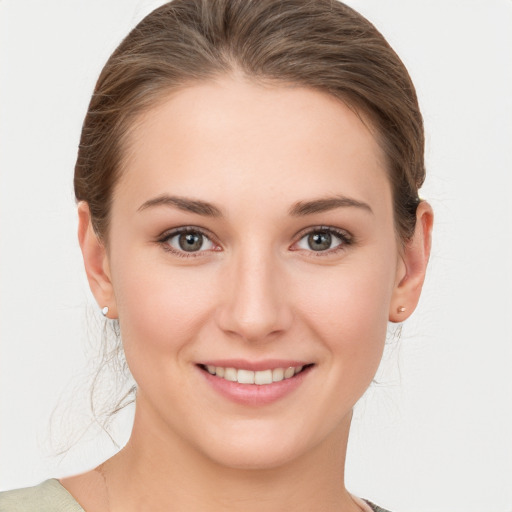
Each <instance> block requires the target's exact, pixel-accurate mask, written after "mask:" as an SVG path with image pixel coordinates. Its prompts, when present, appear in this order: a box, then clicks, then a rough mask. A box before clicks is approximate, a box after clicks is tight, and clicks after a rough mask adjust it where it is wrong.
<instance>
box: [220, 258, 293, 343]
mask: <svg viewBox="0 0 512 512" xmlns="http://www.w3.org/2000/svg"><path fill="white" fill-rule="evenodd" d="M224 277H225V279H224V281H223V283H222V285H221V286H222V287H223V294H222V296H223V298H224V300H223V302H222V304H221V305H220V307H219V310H218V314H217V322H218V325H219V327H220V328H221V329H222V330H223V331H224V332H226V333H229V334H230V335H232V336H237V337H239V338H241V339H243V340H245V341H249V342H253V343H254V342H265V341H270V340H272V339H275V337H276V336H277V335H279V334H281V333H283V332H285V331H286V330H287V329H289V327H290V325H291V323H292V310H291V307H290V302H289V300H288V298H287V297H286V286H285V283H284V281H285V279H284V273H283V271H282V269H281V268H280V267H279V265H278V264H277V263H276V261H275V259H273V258H272V257H271V256H270V255H266V254H262V253H258V254H256V253H252V254H250V255H247V254H246V255H242V254H240V255H239V257H238V258H236V259H234V261H231V262H230V265H229V270H228V271H227V275H226V274H224Z"/></svg>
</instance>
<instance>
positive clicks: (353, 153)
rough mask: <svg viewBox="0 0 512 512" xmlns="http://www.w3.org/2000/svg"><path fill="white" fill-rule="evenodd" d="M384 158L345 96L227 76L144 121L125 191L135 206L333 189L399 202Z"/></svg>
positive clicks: (176, 98) (250, 199)
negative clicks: (168, 199) (169, 198)
mask: <svg viewBox="0 0 512 512" xmlns="http://www.w3.org/2000/svg"><path fill="white" fill-rule="evenodd" d="M384 161H385V159H384V156H383V154H382V151H381V149H380V147H379V145H378V143H377V142H376V140H375V137H374V136H373V134H372V133H371V132H370V129H369V127H368V125H367V124H365V123H364V122H363V121H362V120H361V118H360V117H359V116H358V115H357V114H356V113H354V112H353V111H352V110H351V109H350V108H348V107H347V106H346V105H345V104H344V103H342V102H341V101H339V100H338V99H336V98H334V97H331V96H329V95H328V94H326V93H322V92H319V91H316V90H312V89H308V88H302V87H296V86H284V85H277V86H276V85H271V86H269V85H262V84H256V83H253V82H249V81H245V80H241V79H232V78H223V79H218V80H216V81H211V82H204V83H198V84H194V85H192V86H189V87H186V88H184V89H181V90H177V91H173V92H171V93H170V94H169V95H168V96H167V97H165V98H164V100H162V101H160V102H159V103H158V105H156V106H155V107H153V108H152V109H150V110H149V111H147V112H145V113H144V114H143V115H142V116H141V117H140V118H139V119H138V121H137V122H136V124H135V125H134V128H133V130H132V131H131V133H130V136H129V139H128V141H127V159H126V164H125V166H124V169H123V175H122V177H121V180H120V183H119V185H118V189H119V190H118V192H119V194H117V195H118V196H123V195H126V194H128V195H130V201H133V204H134V205H135V203H139V204H142V203H143V202H144V201H145V200H147V199H148V198H149V197H151V196H155V195H158V194H162V193H172V194H173V195H188V196H192V197H194V196H196V197H197V198H199V199H202V198H206V199H208V200H209V201H212V202H219V203H221V204H224V205H226V207H227V208H229V207H230V205H231V204H233V205H234V203H236V199H240V202H242V203H244V204H246V205H248V204H250V203H254V204H255V205H258V204H259V205H261V204H262V201H264V202H268V201H269V200H272V201H273V204H279V203H283V207H284V206H285V205H284V203H285V202H287V203H290V202H295V201H297V200H298V199H303V197H302V196H306V197H310V196H325V195H328V194H343V195H350V196H353V197H354V198H356V199H360V200H364V201H367V202H368V201H369V202H379V201H380V202H382V200H383V199H384V200H385V201H384V203H385V202H386V201H388V203H390V197H391V195H390V187H389V183H388V179H387V175H386V171H385V164H384ZM383 206H385V207H386V208H387V207H388V206H389V204H388V205H386V204H384V205H383Z"/></svg>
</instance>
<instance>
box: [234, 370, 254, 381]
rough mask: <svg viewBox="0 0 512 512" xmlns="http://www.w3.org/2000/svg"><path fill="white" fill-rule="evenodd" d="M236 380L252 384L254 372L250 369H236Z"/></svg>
mask: <svg viewBox="0 0 512 512" xmlns="http://www.w3.org/2000/svg"><path fill="white" fill-rule="evenodd" d="M256 373H260V372H256ZM236 380H237V381H238V382H239V383H240V384H254V372H251V371H250V370H238V376H237V379H236ZM258 384H259V383H258Z"/></svg>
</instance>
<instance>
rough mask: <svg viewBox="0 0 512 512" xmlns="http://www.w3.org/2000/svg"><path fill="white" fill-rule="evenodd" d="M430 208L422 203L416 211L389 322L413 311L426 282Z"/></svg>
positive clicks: (400, 269)
mask: <svg viewBox="0 0 512 512" xmlns="http://www.w3.org/2000/svg"><path fill="white" fill-rule="evenodd" d="M433 221H434V214H433V211H432V207H431V206H430V205H429V204H428V203H427V202H426V201H422V202H421V203H420V204H419V205H418V208H417V211H416V229H415V231H414V235H413V237H412V239H411V240H409V241H408V242H407V244H406V246H405V247H404V249H403V254H402V256H401V262H400V265H399V269H398V272H397V280H396V284H395V288H394V290H393V296H392V299H391V303H390V309H389V321H390V322H403V321H404V320H405V319H407V318H408V317H409V316H410V315H411V314H412V312H413V311H414V310H415V309H416V306H417V304H418V301H419V299H420V295H421V289H422V287H423V282H424V280H425V273H426V271H427V263H428V260H429V257H430V249H431V245H432V225H433Z"/></svg>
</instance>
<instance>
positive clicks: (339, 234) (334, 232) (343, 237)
mask: <svg viewBox="0 0 512 512" xmlns="http://www.w3.org/2000/svg"><path fill="white" fill-rule="evenodd" d="M187 233H190V234H200V235H202V236H203V237H205V238H206V239H207V240H209V241H210V242H211V243H212V244H214V245H215V246H217V247H218V244H217V243H216V242H215V241H214V239H213V237H212V236H211V235H210V234H208V233H207V232H206V231H204V230H203V229H201V228H199V227H195V226H186V227H182V228H177V229H173V230H171V231H166V232H165V233H163V234H162V235H161V236H160V237H159V238H158V239H157V242H158V243H159V244H161V245H162V248H163V249H164V250H165V251H167V252H170V253H172V254H173V255H175V256H178V257H179V258H197V257H200V256H202V255H203V253H204V252H209V250H207V251H205V250H202V251H190V252H187V251H181V250H177V249H175V248H173V247H171V246H170V244H169V240H171V239H172V238H174V237H176V236H179V235H183V234H187ZM313 233H327V234H329V235H331V236H334V237H336V238H338V239H339V240H340V242H341V243H339V244H338V245H337V246H335V247H333V248H331V249H327V250H325V251H314V250H312V249H311V250H306V252H308V253H310V256H312V257H326V256H328V255H329V256H331V255H334V254H338V253H339V252H340V251H344V250H346V248H347V246H350V245H352V244H353V243H354V237H353V236H352V235H351V234H350V233H348V232H347V231H345V230H342V229H339V228H333V227H330V226H314V227H310V228H307V229H306V230H304V231H302V232H301V233H299V235H298V236H299V238H298V240H297V241H296V242H294V244H293V245H297V244H298V243H299V242H300V241H301V240H302V239H304V238H305V237H307V236H309V235H311V234H313ZM210 250H211V249H210ZM218 250H219V249H213V251H214V252H216V251H218ZM292 250H294V251H297V250H300V249H292Z"/></svg>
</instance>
